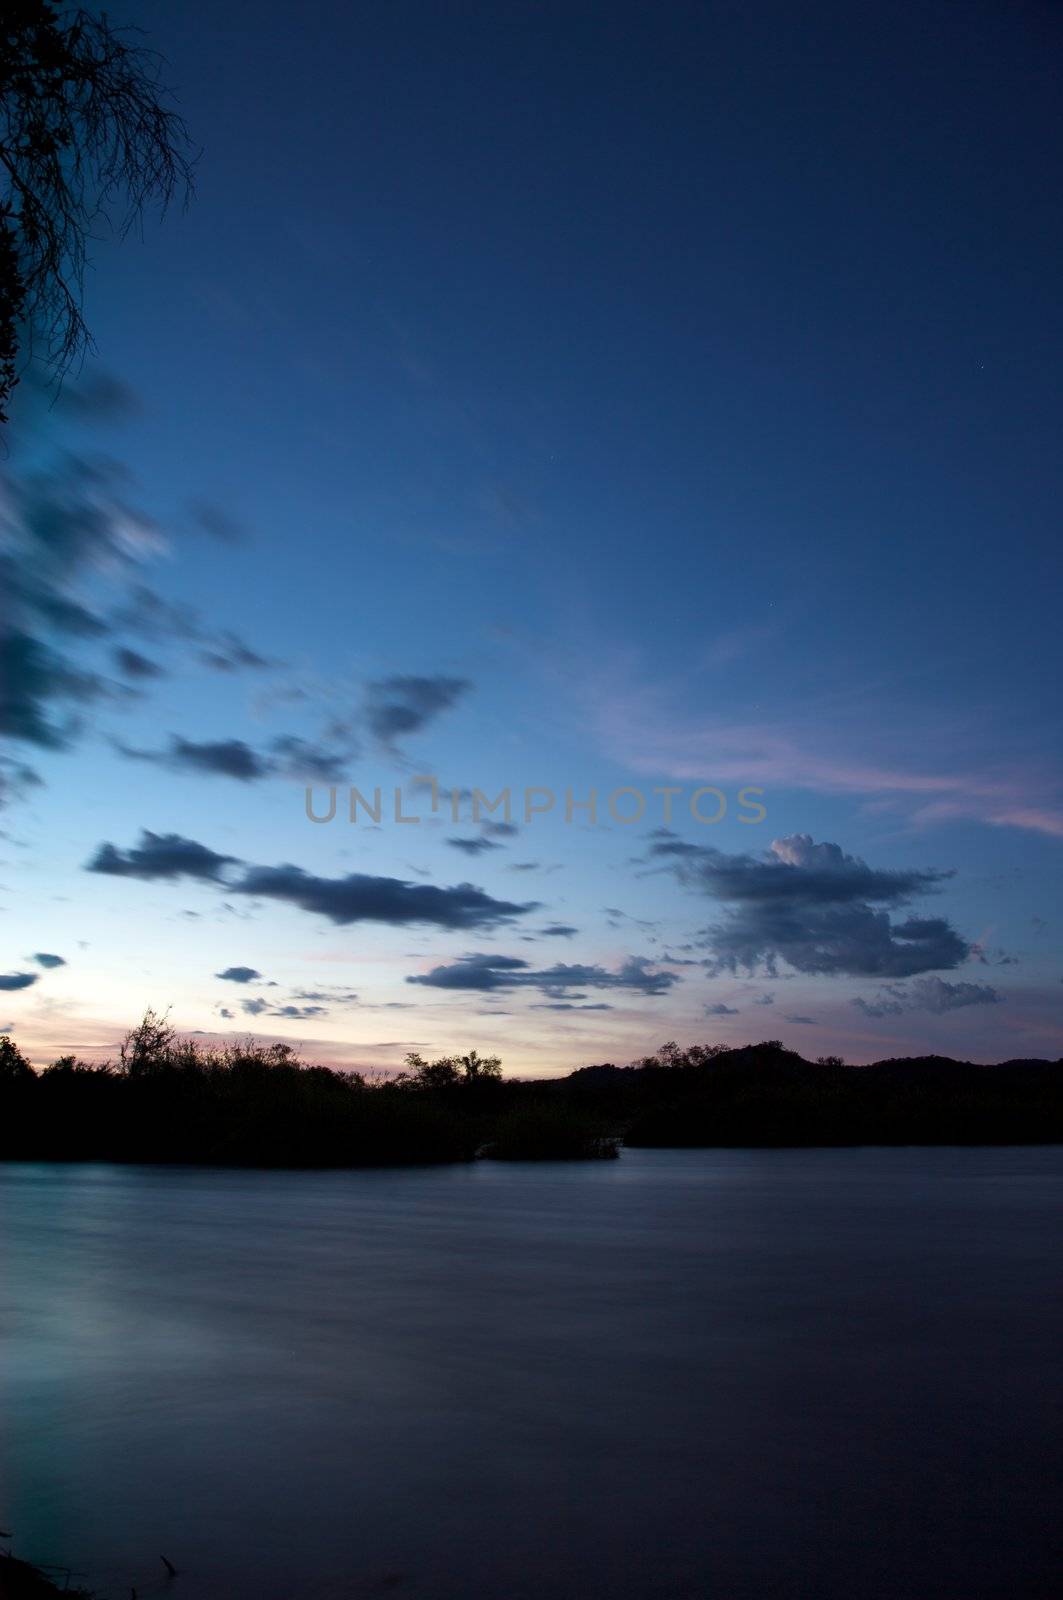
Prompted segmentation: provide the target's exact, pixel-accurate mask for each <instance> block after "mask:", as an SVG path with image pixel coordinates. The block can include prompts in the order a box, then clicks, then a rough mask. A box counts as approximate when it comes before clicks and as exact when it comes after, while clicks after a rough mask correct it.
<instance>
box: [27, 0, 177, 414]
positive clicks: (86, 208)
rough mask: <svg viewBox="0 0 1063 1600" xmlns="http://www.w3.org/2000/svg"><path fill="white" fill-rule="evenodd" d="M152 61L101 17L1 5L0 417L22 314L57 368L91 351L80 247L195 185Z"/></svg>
mask: <svg viewBox="0 0 1063 1600" xmlns="http://www.w3.org/2000/svg"><path fill="white" fill-rule="evenodd" d="M159 68H160V61H159V57H158V56H156V55H155V54H154V53H153V52H151V51H149V50H147V49H145V48H144V47H143V45H142V44H141V43H140V42H139V38H138V36H137V35H136V33H135V32H132V31H131V30H129V29H121V28H115V27H113V26H112V25H111V23H110V22H109V21H108V20H107V17H106V16H104V15H100V16H93V15H91V14H90V13H88V12H86V11H75V12H70V13H66V12H64V13H60V12H59V10H58V9H57V8H56V7H55V6H53V5H51V4H48V3H47V0H7V3H6V5H5V7H4V17H3V21H2V22H0V422H2V421H6V420H7V419H6V404H7V400H8V397H9V395H10V392H11V390H12V388H13V387H14V384H15V383H16V382H17V373H16V356H17V353H18V348H19V341H20V336H21V333H20V330H21V328H22V325H23V324H24V323H25V324H26V325H27V326H28V329H29V333H30V337H31V339H32V338H33V337H36V338H37V340H38V341H39V342H40V344H41V346H42V347H43V348H42V354H43V355H44V357H45V359H46V360H47V361H48V362H49V363H50V364H51V366H52V367H53V369H54V371H55V373H56V374H57V376H58V377H60V378H61V377H62V375H63V373H64V372H66V371H67V370H68V369H69V367H70V366H71V364H72V363H73V362H74V361H76V360H77V358H78V357H79V356H81V355H82V354H84V352H85V351H86V350H87V349H88V348H89V347H90V346H91V342H92V341H91V336H90V334H89V330H88V327H87V325H86V322H85V319H84V316H83V313H82V289H83V284H84V275H85V267H86V264H87V245H88V240H89V238H90V237H91V235H92V232H93V230H94V229H95V228H97V227H98V226H99V224H100V222H101V221H104V220H106V221H109V222H110V223H111V225H112V227H113V229H114V231H115V232H116V233H117V234H118V235H119V236H124V235H125V234H126V233H128V231H129V229H130V228H131V227H132V226H133V224H134V222H136V220H137V219H138V218H139V217H140V216H142V215H143V213H144V211H145V210H146V208H147V207H149V206H151V205H153V204H157V205H158V206H160V207H161V208H162V209H163V210H165V208H166V207H167V206H168V205H169V204H170V202H171V201H172V200H173V199H174V197H175V195H177V194H179V193H181V194H183V195H184V196H185V197H186V198H187V195H188V194H189V193H190V190H191V179H192V164H193V163H192V159H191V156H190V147H189V141H188V135H187V132H186V130H185V126H184V123H183V122H182V121H181V118H180V117H179V116H178V115H177V113H176V112H175V111H173V110H172V109H171V108H170V107H169V106H168V105H167V104H166V103H165V102H166V91H165V90H164V88H163V87H162V84H161V83H160V78H159Z"/></svg>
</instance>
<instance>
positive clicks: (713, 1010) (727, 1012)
mask: <svg viewBox="0 0 1063 1600" xmlns="http://www.w3.org/2000/svg"><path fill="white" fill-rule="evenodd" d="M705 1015H706V1016H707V1017H737V1015H738V1007H737V1006H725V1005H724V1003H723V1001H722V1000H718V1001H717V1002H716V1004H715V1005H713V1006H706V1007H705Z"/></svg>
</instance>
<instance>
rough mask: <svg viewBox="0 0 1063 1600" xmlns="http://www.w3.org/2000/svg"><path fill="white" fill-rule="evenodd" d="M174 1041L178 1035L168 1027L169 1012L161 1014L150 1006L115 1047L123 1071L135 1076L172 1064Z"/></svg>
mask: <svg viewBox="0 0 1063 1600" xmlns="http://www.w3.org/2000/svg"><path fill="white" fill-rule="evenodd" d="M176 1042H177V1034H176V1032H175V1030H174V1029H173V1028H171V1026H170V1023H169V1013H168V1012H164V1013H163V1015H162V1016H160V1015H159V1013H158V1012H157V1011H152V1009H151V1008H150V1006H149V1008H148V1010H147V1011H145V1013H144V1015H143V1017H142V1018H141V1019H140V1021H139V1022H138V1023H137V1025H136V1027H135V1028H130V1030H129V1032H128V1033H127V1034H126V1036H125V1038H124V1039H123V1040H122V1043H121V1044H120V1045H119V1047H118V1055H119V1058H120V1060H121V1063H122V1067H123V1070H124V1071H125V1073H126V1075H127V1076H128V1077H130V1078H137V1077H143V1075H144V1074H145V1073H148V1072H158V1071H159V1070H160V1069H161V1068H163V1067H168V1066H170V1065H172V1062H173V1052H174V1048H175V1045H176Z"/></svg>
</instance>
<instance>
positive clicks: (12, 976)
mask: <svg viewBox="0 0 1063 1600" xmlns="http://www.w3.org/2000/svg"><path fill="white" fill-rule="evenodd" d="M39 976H40V974H39V973H37V972H7V973H0V989H28V988H29V987H30V985H31V984H32V983H36V982H37V979H38V978H39Z"/></svg>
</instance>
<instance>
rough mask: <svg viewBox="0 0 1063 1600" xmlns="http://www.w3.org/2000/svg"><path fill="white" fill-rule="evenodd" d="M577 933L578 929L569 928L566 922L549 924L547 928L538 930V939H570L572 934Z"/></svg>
mask: <svg viewBox="0 0 1063 1600" xmlns="http://www.w3.org/2000/svg"><path fill="white" fill-rule="evenodd" d="M578 932H579V929H578V928H572V927H570V926H569V924H568V923H567V922H551V924H550V926H549V927H548V928H540V929H539V934H540V937H541V938H543V939H571V938H572V936H573V934H576V933H578Z"/></svg>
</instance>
